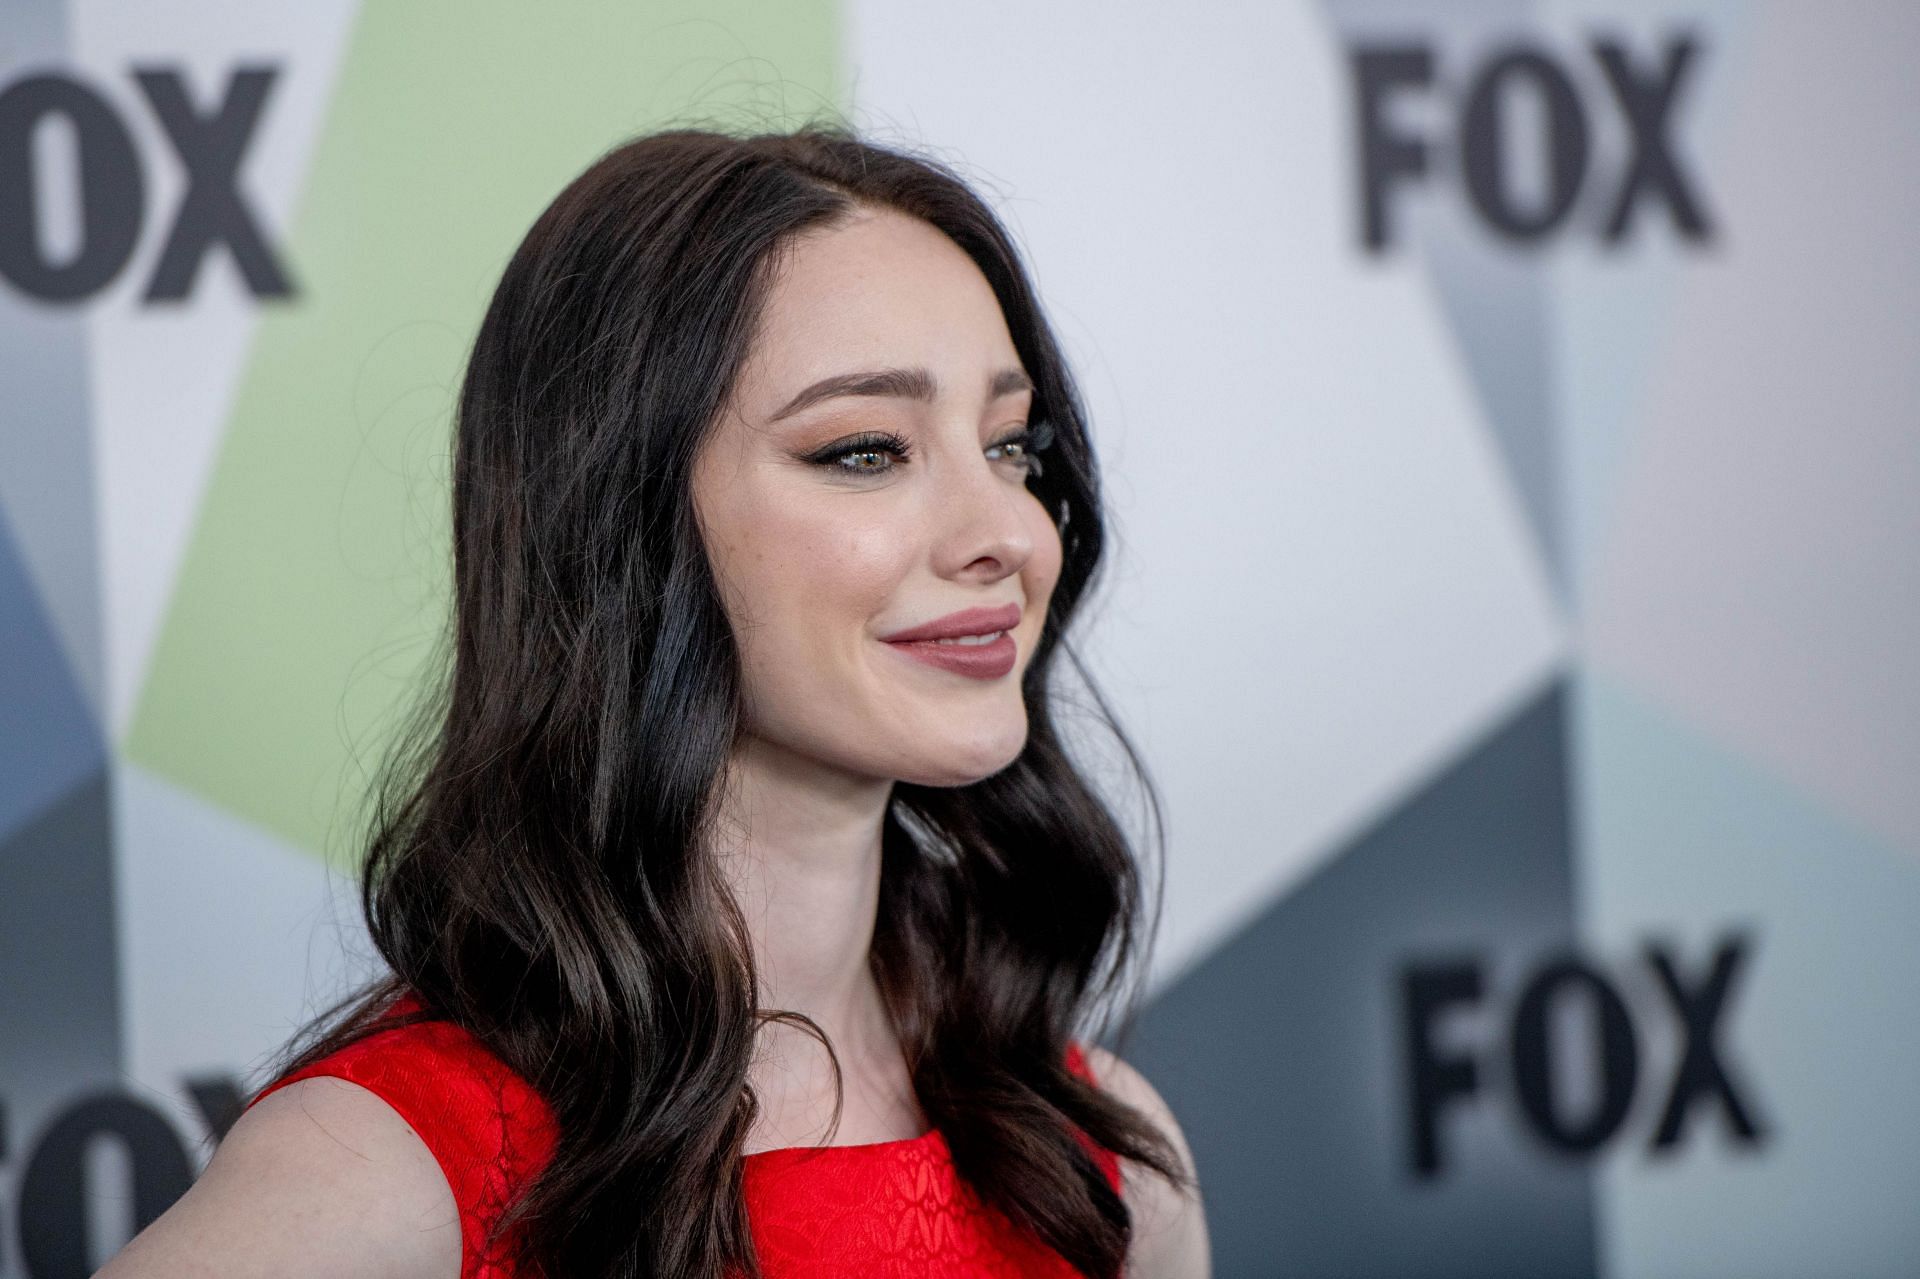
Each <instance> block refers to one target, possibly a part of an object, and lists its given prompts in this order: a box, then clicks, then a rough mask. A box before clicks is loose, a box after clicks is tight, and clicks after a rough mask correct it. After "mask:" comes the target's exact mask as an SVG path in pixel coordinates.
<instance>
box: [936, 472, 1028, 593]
mask: <svg viewBox="0 0 1920 1279" xmlns="http://www.w3.org/2000/svg"><path fill="white" fill-rule="evenodd" d="M1011 469H1012V464H1011V463H1008V462H1004V461H994V460H993V459H991V458H988V457H986V456H984V451H983V450H977V449H976V450H974V451H973V452H972V453H971V455H967V454H962V455H960V456H959V457H957V458H955V459H954V460H953V461H952V462H951V463H950V464H949V465H947V466H946V467H944V468H942V470H943V473H942V474H940V475H938V476H936V477H934V479H935V483H936V485H937V487H938V489H939V494H938V497H937V499H936V502H935V506H936V509H937V511H938V515H937V517H936V542H935V548H934V549H935V558H936V560H937V561H938V562H937V564H936V567H937V568H938V569H939V570H940V572H941V573H942V574H943V575H950V574H958V573H962V572H965V571H968V570H974V571H977V572H985V573H988V574H990V575H991V576H992V577H996V578H997V577H1004V576H1006V575H1008V574H1011V573H1017V572H1019V571H1020V569H1021V568H1022V567H1023V566H1024V565H1025V564H1026V562H1027V559H1028V558H1029V557H1030V556H1031V555H1032V554H1033V531H1032V522H1031V520H1029V519H1028V518H1027V510H1026V507H1027V505H1028V504H1029V503H1031V501H1032V500H1033V495H1032V494H1031V493H1030V492H1029V491H1028V490H1027V486H1026V485H1025V484H1023V483H1021V482H1019V481H1018V480H1017V479H1015V478H1012V477H1011V476H1010V475H1009V471H1010V470H1011Z"/></svg>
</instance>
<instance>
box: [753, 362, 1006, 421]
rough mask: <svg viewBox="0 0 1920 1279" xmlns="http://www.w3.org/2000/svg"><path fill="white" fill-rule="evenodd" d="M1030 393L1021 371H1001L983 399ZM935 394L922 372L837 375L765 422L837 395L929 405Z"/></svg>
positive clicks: (935, 386) (929, 377) (876, 371)
mask: <svg viewBox="0 0 1920 1279" xmlns="http://www.w3.org/2000/svg"><path fill="white" fill-rule="evenodd" d="M1031 390H1033V379H1032V378H1030V377H1028V376H1027V375H1026V373H1025V371H1024V370H1021V369H1001V370H1000V371H999V372H998V373H995V374H994V375H993V376H992V377H990V378H988V379H987V398H988V399H990V400H997V399H999V398H1000V397H1001V396H1003V395H1013V394H1016V393H1018V392H1020V391H1031ZM939 392H940V385H939V383H938V382H936V381H935V380H934V377H933V374H932V373H930V372H928V371H927V370H926V369H873V370H869V371H866V372H861V373H837V374H835V375H834V376H832V377H827V378H821V379H820V380H819V381H818V382H815V383H814V384H813V385H812V386H809V387H808V388H807V389H806V390H804V391H802V392H800V394H798V395H796V396H794V397H793V398H792V399H791V400H788V401H787V403H786V406H785V407H784V408H782V409H781V410H780V411H779V412H777V413H775V414H774V415H773V417H772V418H770V419H769V421H773V422H778V421H780V420H781V419H783V418H789V417H792V416H793V415H794V414H795V413H798V412H800V411H801V410H802V409H806V408H811V407H812V406H814V405H815V404H818V403H820V402H821V401H822V400H830V399H833V398H834V397H836V396H841V395H873V396H888V397H894V398H899V399H908V400H926V401H928V402H929V403H931V402H932V401H933V399H934V398H935V397H936V396H937V395H938V394H939Z"/></svg>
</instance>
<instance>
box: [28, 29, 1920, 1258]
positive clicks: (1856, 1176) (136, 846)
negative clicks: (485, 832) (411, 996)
mask: <svg viewBox="0 0 1920 1279" xmlns="http://www.w3.org/2000/svg"><path fill="white" fill-rule="evenodd" d="M1916 57H1920V14H1917V11H1916V10H1914V9H1913V8H1912V7H1910V6H1907V5H1905V4H1902V3H1897V2H1894V0H1888V2H1887V3H1879V4H1869V3H1849V4H1844V5H1811V4H1789V3H1778V4H1740V3H1731V2H1726V3H1704V4H1694V5H1669V4H1662V3H1641V2H1639V0H1615V2H1614V3H1610V4H1548V3H1506V2H1500V0H1487V2H1485V3H1472V4H1468V3H1459V4H1449V5H1433V4H1422V3H1401V4H1389V3H1364V2H1362V0H1285V2H1283V0H1263V2H1260V3H1251V2H1245V3H1226V2H1224V0H1215V2H1202V3H1196V4H1190V5H1169V4H1164V3H1151V4H1148V3H1140V2H1135V0H1129V2H1126V3H1113V2H1112V0H1109V2H1108V3H1103V4H1095V3H1092V2H1091V0H1066V2H1063V3H1058V4H1048V5H1026V4H1012V3H965V4H952V5H945V6H923V5H907V4H888V3H881V2H880V0H841V2H840V3H835V2H833V0H780V2H779V3H764V4H762V3H746V2H745V0H732V2H730V3H691V2H677V0H633V2H630V3H623V4H610V3H593V4H588V3H577V4H575V3H567V4H555V5H544V6H523V5H515V4H508V3H504V2H501V0H462V3H458V4H454V3H447V2H442V3H425V2H423V3H408V4H374V3H370V2H367V0H302V3H299V4H293V3H278V2H276V3H272V4H264V3H248V4H239V3H209V2H202V3H185V2H184V0H150V2H148V3H142V4H131V3H108V2H106V0H12V2H11V3H9V4H8V5H7V6H6V8H5V11H4V14H0V1275H5V1276H23V1277H25V1276H31V1277H32V1279H56V1277H59V1279H66V1277H68V1276H77V1275H84V1274H86V1273H88V1271H89V1270H90V1269H91V1268H92V1267H93V1266H95V1265H96V1264H98V1263H99V1262H100V1261H101V1260H103V1259H104V1258H105V1257H106V1256H107V1255H109V1254H110V1253H111V1252H112V1251H113V1250H114V1249H115V1248H117V1247H118V1246H119V1244H120V1243H121V1242H123V1241H124V1240H125V1239H126V1238H127V1237H129V1236H130V1235H131V1233H132V1232H133V1231H134V1230H135V1229H136V1228H137V1227H138V1226H139V1225H141V1224H142V1223H144V1222H145V1221H147V1220H150V1219H151V1218H152V1217H153V1216H154V1215H156V1214H157V1213H158V1212H159V1211H161V1210H162V1209H164V1207H165V1206H166V1205H167V1204H168V1203H170V1202H171V1201H172V1200H173V1198H175V1197H176V1196H177V1195H178V1194H180V1193H181V1191H182V1190H183V1189H184V1188H185V1187H186V1186H187V1185H188V1184H189V1182H190V1181H191V1179H192V1177H193V1176H194V1175H195V1173H196V1172H197V1170H198V1169H199V1168H200V1167H201V1166H202V1165H203V1164H204V1161H205V1159H206V1157H207V1154H208V1151H209V1150H210V1148H211V1145H212V1143H213V1141H214V1140H215V1139H216V1138H217V1136H218V1134H219V1133H220V1132H222V1131H223V1130H224V1128H225V1126H226V1125H228V1124H229V1123H230V1122H231V1121H232V1118H233V1116H234V1114H235V1113H236V1110H237V1107H238V1105H239V1102H240V1099H241V1097H242V1096H243V1095H244V1093H245V1091H246V1089H247V1088H248V1087H250V1086H252V1085H254V1084H256V1083H258V1082H259V1079H260V1074H259V1071H260V1069H261V1068H262V1066H263V1064H264V1063H265V1062H266V1061H267V1059H268V1056H269V1054H271V1053H272V1052H273V1051H274V1050H275V1049H276V1048H277V1047H278V1046H279V1045H280V1044H282V1043H283V1042H284V1040H285V1039H286V1037H287V1036H288V1034H289V1033H290V1032H291V1031H292V1030H293V1029H294V1028H295V1027H296V1026H297V1025H298V1024H299V1023H300V1022H301V1021H302V1020H303V1019H304V1018H305V1017H307V1016H308V1015H310V1014H311V1013H312V1012H313V1011H315V1010H316V1009H317V1008H318V1007H319V1006H321V1005H322V1004H323V1003H324V1002H325V1001H327V1000H328V999H330V998H331V997H332V996H333V995H334V994H336V993H337V992H339V991H341V990H343V989H344V988H345V987H346V986H348V985H349V984H351V983H352V982H354V981H356V980H357V979H359V978H360V977H362V976H364V975H365V974H366V973H367V972H368V971H370V969H369V960H368V954H367V947H366V945H365V940H364V936H363V934H362V933H361V930H360V925H359V922H358V919H357V915H356V912H355V906H354V901H353V885H352V879H351V876H352V871H353V867H354V863H355V858H356V842H357V840H358V837H359V835H360V820H361V814H362V809H361V801H362V799H363V797H364V794H365V788H366V786H367V782H368V778H369V776H370V773H371V771H372V770H373V769H374V768H375V767H376V766H377V765H378V763H379V759H380V752H381V748H382V747H383V745H384V744H385V742H386V741H387V740H388V734H389V733H390V732H391V730H392V728H393V725H394V724H395V722H396V717H397V715H398V714H399V712H400V711H401V710H403V709H404V707H405V704H406V699H407V697H408V696H409V695H410V694H411V693H413V692H414V691H415V689H416V688H417V684H418V675H419V673H420V671H421V670H422V669H423V663H424V661H425V659H426V658H427V656H428V653H429V650H430V648H431V645H432V643H433V639H434V635H435V631H436V626H437V623H438V619H439V617H440V614H441V610H443V609H444V606H445V602H446V582H445V562H446V551H447V532H446V528H445V516H444V510H443V508H444V493H445V485H446V459H447V451H448V447H449V434H448V432H449V421H450V410H451V404H452V399H453V394H454V391H455V388H456V386H457V384H458V379H459V376H460V370H461V361H462V358H463V355H464V352H465V349H466V346H467V343H468V342H469V340H470V339H471V336H472V334H473V331H474V329H475V327H476V325H477V323H478V321H479V318H480V315H481V311H482V308H483V307H484V305H485V303H486V301H487V298H488V296H489V293H490V291H491V289H492V286H493V283H494V281H495V279H496V278H497V275H498V272H499V270H500V269H501V267H502V265H503V264H504V262H505V260H506V258H507V256H508V254H509V253H510V251H511V249H512V248H513V246H514V244H515V243H516V242H517V240H518V238H519V236H520V235H521V234H522V232H523V231H524V230H525V229H526V227H527V226H528V225H529V223H530V222H531V221H532V219H533V217H534V216H535V215H536V214H537V213H538V211H539V210H540V209H541V208H542V207H543V206H544V205H545V203H546V202H547V201H548V200H549V199H550V198H551V197H552V196H553V195H554V194H555V193H556V192H557V191H558V190H559V189H560V187H561V186H562V185H564V183H565V182H566V181H567V180H568V179H569V178H571V177H572V176H573V175H574V174H575V173H577V172H578V171H579V170H580V169H582V168H583V167H585V165H586V164H588V163H589V162H590V161H591V160H592V159H593V158H594V157H595V156H597V155H598V154H599V153H601V152H602V151H603V150H605V149H606V148H607V147H609V146H611V145H613V144H614V143H616V142H617V141H619V140H620V139H622V138H624V137H627V136H630V135H632V134H635V133H639V132H642V131H645V130H648V129H652V128H656V127H660V126H663V125H667V124H674V123H686V122H707V123H713V124H717V125H719V126H721V127H729V128H759V127H782V126H784V125H790V124H794V123H798V122H800V121H802V120H805V119H809V118H841V117H844V118H845V119H848V120H850V121H851V122H852V123H854V124H855V125H857V126H859V127H861V128H863V129H864V130H866V131H867V132H868V133H869V134H870V135H871V136H873V137H875V138H876V139H877V140H880V141H883V142H891V143H896V144H903V145H908V146H913V147H917V148H921V149H924V150H929V151H932V152H933V153H935V154H936V155H939V156H941V157H942V158H944V159H946V160H948V161H950V162H951V163H953V164H955V165H956V166H958V167H959V168H960V169H961V170H962V171H963V172H964V173H966V174H967V175H968V176H969V177H970V178H972V179H973V180H974V181H975V182H976V183H977V184H978V185H979V186H980V188H981V189H982V190H983V192H984V193H986V194H987V195H988V196H989V198H990V199H991V200H992V201H993V203H994V204H995V206H996V207H997V208H998V209H999V210H1000V211H1001V212H1002V214H1003V215H1004V216H1005V218H1006V219H1007V221H1008V223H1009V225H1010V226H1011V227H1012V229H1013V230H1014V232H1015V233H1016V235H1017V236H1018V238H1019V240H1020V241H1021V243H1022V245H1023V247H1024V248H1025V251H1026V252H1027V254H1028V255H1029V258H1030V261H1031V263H1032V265H1033V269H1034V272H1035V274H1036V277H1037V279H1038V282H1039V285H1040V288H1041V290H1042V293H1043V295H1044V298H1045V301H1046V303H1047V305H1048V307H1049V311H1050V314H1051V315H1052V317H1053V319H1054V322H1055V324H1056V326H1057V327H1058V329H1059V331H1060V333H1061V335H1062V338H1063V340H1064V341H1065V343H1066V345H1067V348H1068V351H1069V354H1070V356H1071V358H1072V359H1073V361H1074V363H1075V367H1076V369H1077V371H1078V373H1079V375H1080V377H1081V379H1082V382H1083V384H1084V389H1085V391H1086V394H1087V397H1088V401H1089V406H1090V410H1091V416H1092V423H1093V430H1094V433H1095V443H1096V447H1097V448H1098V449H1099V451H1100V453H1101V456H1102V458H1103V462H1104V465H1105V468H1106V474H1107V479H1108V489H1109V496H1110V500H1111V504H1112V515H1113V520H1114V528H1115V534H1116V536H1115V538H1114V546H1113V557H1112V564H1111V567H1110V571H1109V575H1108V577H1107V579H1106V582H1105V585H1104V588H1103V592H1104V593H1103V594H1102V595H1101V596H1100V598H1099V601H1098V604H1097V606H1096V607H1095V608H1094V609H1092V610H1091V616H1090V617H1089V625H1088V627H1087V629H1086V630H1085V632H1084V633H1083V635H1082V638H1081V646H1082V648H1083V651H1084V652H1085V654H1086V655H1087V658H1088V662H1089V665H1090V666H1091V668H1092V669H1093V671H1094V672H1095V673H1096V675H1097V677H1098V678H1099V679H1100V680H1101V682H1102V686H1103V687H1104V688H1105V690H1106V691H1107V692H1108V693H1109V694H1110V695H1111V697H1112V698H1113V701H1114V703H1115V706H1116V708H1117V710H1118V712H1119V714H1120V717H1121V719H1122V721H1123V723H1124V724H1125V725H1126V726H1127V728H1128V729H1129V731H1130V732H1131V733H1132V734H1133V736H1134V738H1135V740H1136V742H1137V744H1138V745H1139V746H1140V747H1141V749H1142V751H1143V754H1144V756H1145V758H1146V761H1147V764H1148V766H1149V767H1150V769H1151V770H1152V772H1153V775H1154V777H1155V779H1156V781H1157V783H1158V785H1159V787H1160V790H1161V793H1162V796H1163V797H1164V799H1165V802H1166V809H1165V811H1166V816H1167V819H1168V825H1167V835H1168V844H1167V850H1168V856H1167V863H1166V881H1165V892H1164V899H1163V913H1162V926H1161V931H1160V934H1159V942H1158V946H1157V949H1156V950H1155V952H1154V955H1153V965H1152V969H1151V973H1152V981H1151V984H1150V988H1149V992H1148V998H1147V1001H1146V1004H1145V1006H1144V1010H1143V1012H1142V1014H1141V1017H1140V1020H1139V1022H1138V1024H1137V1026H1136V1027H1135V1028H1134V1030H1133V1032H1132V1034H1131V1036H1130V1037H1129V1038H1127V1039H1126V1040H1124V1042H1123V1043H1122V1044H1121V1048H1122V1050H1123V1051H1124V1052H1125V1054H1126V1055H1127V1056H1128V1058H1129V1059H1130V1060H1131V1061H1132V1062H1133V1063H1134V1064H1135V1065H1136V1066H1138V1067H1139V1068H1140V1069H1141V1070H1142V1071H1143V1072H1144V1073H1145V1074H1146V1075H1147V1076H1148V1077H1149V1078H1150V1079H1152V1080H1153V1081H1154V1082H1155V1084H1156V1085H1157V1086H1158V1087H1159V1089H1160V1091H1161V1092H1162V1093H1163V1094H1164V1095H1165V1096H1166V1097H1167V1099H1168V1101H1169V1102H1170V1103H1171V1104H1172V1105H1173V1107H1174V1109H1175V1110H1176V1111H1177V1112H1178V1113H1179V1115H1180V1117H1181V1119H1182V1122H1183V1124H1184V1126H1185V1129H1186V1132H1187V1134H1188V1136H1189V1138H1190V1140H1191V1142H1192V1145H1193V1147H1194V1150H1195V1154H1196V1158H1197V1160H1198V1163H1199V1168H1200V1174H1201V1180H1202V1184H1203V1187H1204V1189H1205V1191H1206V1195H1207V1201H1208V1211H1209V1215H1210V1218H1211V1224H1212V1230H1213V1237H1214V1251H1215V1257H1216V1263H1217V1273H1218V1274H1220V1275H1222V1276H1243V1275H1244V1276H1266V1275H1275V1276H1278V1275H1300V1276H1334V1275H1356V1276H1384V1275H1434V1276H1439V1275H1472V1276H1493V1275H1525V1276H1562V1275H1564V1276H1587V1275H1591V1276H1605V1277H1607V1279H1642V1277H1645V1279H1655V1277H1659V1276H1707V1275H1727V1276H1743V1277H1747V1279H1752V1277H1755V1276H1771V1275H1779V1276H1808V1275H1836V1276H1838V1275H1845V1276H1854V1277H1865V1276H1874V1275H1912V1274H1916V1273H1920V1209H1917V1208H1916V1204H1920V1086H1916V1081H1917V1080H1920V785H1916V781H1915V779H1916V775H1917V774H1920V670H1916V664H1915V658H1914V654H1915V653H1916V652H1920V229H1917V228H1920V90H1917V89H1916V88H1915V83H1914V80H1913V77H1912V66H1913V64H1914V62H1915V59H1916ZM1097 746H1098V744H1097V743H1089V750H1093V749H1096V748H1097Z"/></svg>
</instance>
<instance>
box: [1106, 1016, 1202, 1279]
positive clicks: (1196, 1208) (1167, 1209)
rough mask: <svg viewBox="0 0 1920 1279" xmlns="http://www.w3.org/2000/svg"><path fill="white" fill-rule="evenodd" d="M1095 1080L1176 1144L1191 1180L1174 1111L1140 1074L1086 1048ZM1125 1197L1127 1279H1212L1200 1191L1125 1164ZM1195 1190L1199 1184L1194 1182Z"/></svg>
mask: <svg viewBox="0 0 1920 1279" xmlns="http://www.w3.org/2000/svg"><path fill="white" fill-rule="evenodd" d="M1086 1051H1087V1063H1088V1065H1090V1066H1091V1067H1092V1069H1093V1077H1094V1081H1095V1082H1096V1083H1098V1084H1099V1085H1100V1086H1101V1087H1102V1088H1104V1089H1106V1090H1107V1091H1108V1092H1110V1093H1112V1094H1113V1095H1114V1096H1115V1097H1117V1098H1119V1099H1120V1100H1121V1101H1124V1102H1126V1103H1127V1104H1128V1105H1129V1106H1132V1107H1133V1108H1134V1109H1135V1110H1138V1111H1140V1112H1141V1113H1142V1114H1144V1115H1145V1116H1146V1117H1147V1118H1148V1119H1150V1120H1152V1121H1153V1123H1154V1124H1155V1126H1157V1127H1158V1128H1159V1129H1160V1131H1161V1132H1163V1133H1165V1134H1166V1135H1167V1138H1168V1140H1170V1141H1172V1142H1173V1145H1174V1148H1175V1150H1177V1151H1178V1152H1179V1155H1180V1164H1181V1167H1182V1169H1183V1170H1184V1171H1185V1172H1186V1174H1187V1175H1188V1176H1190V1177H1191V1176H1193V1175H1194V1173H1193V1151H1192V1150H1190V1149H1189V1148H1188V1146H1187V1136H1186V1134H1185V1133H1183V1132H1182V1131H1180V1123H1179V1121H1178V1120H1176V1119H1175V1118H1174V1117H1173V1111H1172V1110H1171V1109H1169V1108H1168V1106H1167V1103H1166V1102H1165V1101H1163V1100H1161V1098H1160V1094H1159V1093H1158V1092H1155V1091H1154V1088H1153V1085H1152V1084H1150V1083H1148V1082H1147V1080H1146V1077H1145V1076H1144V1075H1142V1074H1141V1073H1140V1072H1139V1071H1137V1070H1135V1069H1134V1068H1133V1067H1132V1066H1129V1065H1128V1064H1127V1063H1126V1062H1124V1061H1122V1060H1120V1059H1119V1058H1118V1057H1116V1056H1114V1055H1113V1054H1112V1053H1110V1052H1108V1051H1107V1050H1106V1049H1104V1048H1102V1047H1100V1046H1099V1045H1098V1044H1089V1045H1087V1049H1086ZM1121 1168H1122V1170H1123V1171H1122V1181H1121V1197H1122V1198H1123V1199H1125V1200H1126V1204H1127V1209H1128V1211H1129V1212H1131V1213H1132V1214H1133V1246H1132V1248H1131V1249H1130V1250H1129V1252H1128V1254H1127V1268H1126V1273H1127V1279H1208V1276H1209V1275H1211V1274H1212V1271H1213V1261H1212V1257H1211V1255H1210V1253H1209V1249H1208V1243H1207V1221H1206V1214H1205V1212H1204V1210H1203V1209H1202V1206H1201V1202H1200V1198H1199V1195H1198V1193H1197V1192H1196V1193H1195V1194H1193V1195H1188V1194H1186V1193H1184V1192H1182V1191H1181V1190H1180V1189H1179V1188H1178V1187H1176V1186H1174V1185H1172V1184H1171V1183H1169V1182H1168V1181H1167V1180H1166V1179H1165V1178H1163V1177H1161V1176H1160V1175H1159V1174H1158V1173H1155V1172H1153V1171H1151V1170H1150V1169H1143V1168H1139V1167H1137V1166H1136V1165H1134V1164H1133V1163H1131V1162H1129V1161H1126V1160H1122V1161H1121ZM1195 1184H1196V1186H1197V1185H1198V1183H1197V1182H1196V1183H1195Z"/></svg>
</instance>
